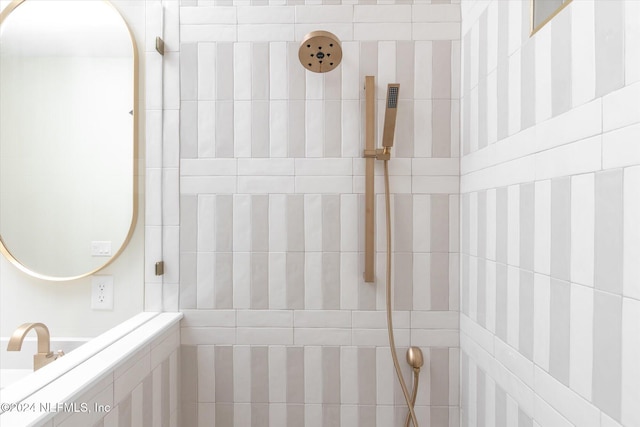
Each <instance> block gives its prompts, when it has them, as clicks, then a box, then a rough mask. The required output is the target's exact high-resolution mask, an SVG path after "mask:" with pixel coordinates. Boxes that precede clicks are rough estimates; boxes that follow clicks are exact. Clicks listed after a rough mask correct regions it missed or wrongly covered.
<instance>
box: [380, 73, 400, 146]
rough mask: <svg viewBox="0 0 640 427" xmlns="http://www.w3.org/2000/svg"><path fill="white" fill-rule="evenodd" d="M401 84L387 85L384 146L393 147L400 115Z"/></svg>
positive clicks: (383, 130) (383, 133)
mask: <svg viewBox="0 0 640 427" xmlns="http://www.w3.org/2000/svg"><path fill="white" fill-rule="evenodd" d="M399 92H400V84H399V83H390V84H388V85H387V103H386V108H385V111H384V128H383V129H382V146H383V147H384V148H391V147H393V136H394V134H395V131H396V115H397V114H398V93H399Z"/></svg>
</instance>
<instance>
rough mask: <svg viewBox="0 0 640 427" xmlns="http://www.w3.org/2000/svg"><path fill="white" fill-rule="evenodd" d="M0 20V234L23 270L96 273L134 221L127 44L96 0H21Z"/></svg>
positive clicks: (130, 50) (131, 53) (112, 13)
mask: <svg viewBox="0 0 640 427" xmlns="http://www.w3.org/2000/svg"><path fill="white" fill-rule="evenodd" d="M14 5H15V8H14V9H13V10H11V11H10V13H8V14H6V16H5V17H4V19H3V22H2V23H1V25H2V27H1V29H2V33H1V36H0V236H1V239H2V245H3V249H4V253H5V255H7V256H8V257H9V259H10V260H11V261H12V262H13V263H14V264H15V265H16V266H18V268H20V269H22V270H23V271H24V272H26V273H28V274H31V275H34V276H36V277H40V278H45V279H48V280H69V279H74V278H78V277H82V276H83V275H88V274H91V273H94V272H96V271H97V270H99V269H100V268H102V267H104V266H105V265H107V264H109V263H110V262H111V261H112V260H113V259H114V257H115V256H117V255H118V254H119V253H120V252H122V250H123V249H124V247H125V245H126V243H127V241H128V240H129V239H130V237H131V233H132V231H133V228H134V226H135V219H136V210H137V201H136V197H135V196H136V194H135V193H136V180H135V179H134V177H135V168H136V164H135V161H134V158H135V154H136V153H135V121H136V117H135V115H134V114H135V101H136V100H135V96H134V94H135V87H134V86H135V78H134V67H135V62H136V59H137V58H136V57H135V56H136V55H135V48H134V45H133V43H132V39H131V35H130V33H129V30H128V28H127V25H126V23H125V22H124V21H123V19H122V17H121V16H120V14H119V13H118V11H117V10H116V9H114V8H113V7H112V6H111V5H110V4H109V3H107V2H104V1H83V2H78V1H24V2H15V3H14Z"/></svg>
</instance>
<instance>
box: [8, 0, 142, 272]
mask: <svg viewBox="0 0 640 427" xmlns="http://www.w3.org/2000/svg"><path fill="white" fill-rule="evenodd" d="M26 1H27V0H13V1H12V2H11V3H9V5H7V7H5V8H4V10H2V11H1V12H0V26H2V23H3V22H4V20H5V19H7V17H8V16H9V15H10V14H11V12H13V11H14V10H15V9H16V8H17V7H18V6H20V5H21V4H23V3H24V2H26ZM34 1H37V0H34ZM100 1H102V2H103V3H106V4H107V5H108V6H109V7H111V8H112V9H113V10H114V11H115V12H116V13H117V14H118V16H119V17H120V19H122V23H123V24H124V25H125V27H126V28H127V31H128V32H129V37H130V39H131V49H132V53H133V112H132V115H133V141H132V142H133V171H132V174H133V179H132V181H133V204H132V209H131V210H132V217H131V223H130V225H129V231H128V232H127V235H126V237H125V239H124V240H123V242H122V244H121V245H120V247H119V248H118V250H117V251H116V252H115V253H114V254H113V255H112V256H111V257H110V258H109V259H108V260H107V261H106V262H105V263H104V264H102V265H101V266H99V267H97V268H94V269H93V270H91V271H89V272H87V273H83V274H79V275H76V276H68V277H57V276H49V275H46V274H41V273H38V272H37V271H33V270H31V269H30V268H29V267H27V266H25V265H24V264H23V263H22V262H20V260H18V259H17V258H16V257H14V256H13V255H12V254H11V251H10V250H9V248H7V246H6V245H5V243H4V241H3V240H2V236H0V253H2V255H4V256H5V257H6V258H7V260H9V262H10V263H11V264H13V265H14V266H15V267H16V268H17V269H18V270H20V271H22V272H23V273H26V274H28V275H29V276H32V277H35V278H38V279H42V280H48V281H52V282H65V281H71V280H77V279H81V278H83V277H87V276H91V275H93V274H95V273H97V272H98V271H100V270H102V269H104V268H106V267H107V266H109V265H110V264H111V263H113V262H114V261H115V260H116V259H117V258H118V257H119V256H120V254H122V252H124V250H125V249H126V247H127V245H128V244H129V242H130V241H131V238H132V236H133V232H134V231H135V228H136V223H137V220H138V197H139V193H138V187H139V186H138V179H139V175H138V162H139V161H140V159H139V157H138V126H139V124H138V114H139V112H138V110H139V93H138V92H139V79H138V71H139V64H138V61H139V59H138V45H137V43H136V39H135V36H134V34H133V30H132V29H131V27H130V26H129V24H128V23H127V21H126V19H124V17H123V16H122V14H121V13H120V11H119V10H118V9H117V8H116V7H115V6H114V5H113V4H112V3H111V2H110V1H109V0H100Z"/></svg>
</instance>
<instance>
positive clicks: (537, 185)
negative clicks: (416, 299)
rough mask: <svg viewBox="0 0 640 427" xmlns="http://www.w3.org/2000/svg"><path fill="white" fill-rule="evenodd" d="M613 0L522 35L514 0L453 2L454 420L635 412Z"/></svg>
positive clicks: (623, 100)
mask: <svg viewBox="0 0 640 427" xmlns="http://www.w3.org/2000/svg"><path fill="white" fill-rule="evenodd" d="M614 3H615V4H613V3H612V4H610V5H609V4H607V5H601V4H599V3H598V2H591V1H587V2H577V3H576V2H574V3H572V4H570V5H568V6H567V7H566V8H565V9H564V10H563V11H562V12H561V13H559V14H558V15H557V16H556V17H555V18H554V19H553V20H552V21H551V22H550V23H548V24H547V25H546V26H545V27H543V28H542V29H541V30H540V31H538V32H537V33H536V34H535V35H533V36H532V37H531V38H529V36H528V34H527V28H526V26H527V24H526V18H527V12H528V11H527V10H525V9H527V8H525V7H523V4H519V3H518V2H517V3H513V4H512V3H508V4H507V2H500V1H489V2H474V1H470V2H467V4H466V5H465V4H464V3H463V5H462V8H461V11H462V34H461V40H462V41H463V43H462V47H463V51H462V56H461V57H462V60H463V63H462V69H461V75H462V76H463V77H462V82H463V85H462V87H461V89H462V93H461V102H462V103H463V104H462V106H461V111H462V113H463V114H462V123H461V126H460V127H461V129H462V130H463V141H462V144H461V149H462V151H463V156H462V158H461V164H460V171H461V182H460V184H461V198H462V202H461V206H460V210H461V212H460V215H461V228H460V232H461V236H460V239H461V240H460V242H461V247H462V249H461V252H462V254H463V255H462V260H461V265H460V277H461V287H460V291H461V294H460V298H461V303H462V312H461V319H460V329H461V331H460V340H461V341H460V342H461V351H462V356H461V361H462V381H461V393H462V399H461V416H462V420H461V421H462V423H461V425H463V426H471V425H483V423H484V425H512V424H513V425H518V424H522V425H536V426H540V427H542V426H545V425H554V426H555V425H558V426H560V425H566V426H570V425H585V426H589V425H592V426H598V425H602V426H605V425H607V426H608V425H617V426H624V427H626V426H631V425H634V423H637V421H636V418H637V417H636V415H635V413H636V412H637V411H636V409H635V407H634V409H631V407H633V405H631V406H626V405H627V403H625V402H631V401H634V402H636V401H637V399H638V398H640V394H638V390H637V387H635V386H631V381H632V380H631V379H630V378H637V369H636V368H635V367H632V366H631V365H630V364H628V362H625V361H626V360H631V359H630V358H629V357H631V356H625V351H629V355H631V354H635V353H634V352H635V350H633V349H635V347H636V345H635V344H625V342H626V341H627V340H629V341H630V342H635V341H637V340H636V339H635V336H636V335H637V333H636V332H633V331H634V329H633V328H632V327H631V328H630V327H629V326H625V325H627V323H625V322H628V321H631V320H630V319H635V318H636V317H637V316H636V314H635V312H636V311H637V310H636V309H637V307H635V304H633V301H634V300H637V295H638V293H637V292H635V289H636V286H635V285H632V284H631V283H635V282H637V280H634V279H631V278H632V277H636V276H637V274H635V269H636V264H637V262H635V261H634V260H635V259H637V258H638V256H637V254H636V253H637V251H636V250H635V248H636V246H637V245H636V244H635V242H636V241H640V239H638V238H637V235H638V233H637V232H636V226H635V225H634V224H635V223H634V222H633V219H632V218H635V217H637V215H636V214H635V212H636V209H635V206H636V205H637V203H636V199H637V196H636V193H637V191H636V190H637V188H636V187H637V185H636V181H637V180H636V179H635V177H636V169H637V164H638V161H637V160H638V159H637V156H636V153H635V151H634V150H633V149H632V148H631V145H629V144H631V142H630V141H633V140H634V139H637V138H635V128H636V127H637V123H638V120H639V119H640V118H639V117H637V114H636V111H637V108H634V107H635V104H636V101H637V100H636V98H637V96H635V95H634V94H635V92H636V87H635V85H634V82H636V81H637V79H635V80H634V79H633V77H632V78H628V76H626V75H624V73H623V74H621V73H620V71H621V70H628V69H629V66H631V69H632V70H633V69H634V68H633V67H634V65H633V64H628V61H629V58H630V56H629V55H628V52H629V43H631V45H633V43H634V41H633V40H635V39H636V38H637V37H635V38H634V36H633V34H635V32H637V31H636V30H635V27H634V26H633V25H630V24H629V19H628V17H627V16H628V13H629V11H635V10H636V9H637V6H636V5H635V2H632V1H619V2H614ZM610 26H615V30H613V29H611V27H610ZM608 28H609V29H608ZM501 34H502V36H501ZM506 35H508V37H507V36H506ZM629 38H631V41H629V40H628V39H629ZM605 46H606V47H605ZM605 50H606V52H605ZM514 58H516V59H518V61H517V64H515V63H514V62H513V61H514ZM632 61H634V62H637V61H635V60H632ZM510 80H512V81H513V82H515V81H518V82H519V88H517V87H515V86H514V85H513V84H512V85H509V84H508V82H509V81H510ZM483 82H486V87H485V86H483V84H484V83H483ZM494 82H495V83H494ZM526 82H530V83H531V84H529V85H527V84H525V83H526ZM625 85H626V86H625ZM485 90H486V92H485ZM514 103H515V105H516V106H518V108H517V110H519V113H518V111H516V110H515V109H514V106H513V104H514ZM494 106H495V107H494ZM483 107H486V109H487V111H486V114H484V113H480V112H478V110H479V109H482V108H483ZM494 108H495V111H496V112H497V114H495V113H492V110H493V109H494ZM509 112H511V120H506V122H507V123H505V118H509ZM518 117H519V121H518V120H515V119H517V118H518ZM579 117H580V118H579ZM578 118H579V119H578ZM576 120H577V121H576ZM483 121H484V122H486V123H482V122H483ZM516 125H517V126H516ZM485 129H486V135H487V138H486V143H484V142H482V143H480V140H481V139H483V138H484V136H483V135H484V132H485ZM494 129H495V130H494ZM470 132H471V134H469V133H470ZM475 133H478V135H475ZM492 135H495V136H492ZM481 137H482V138H481ZM516 188H517V190H516ZM634 189H635V190H634ZM514 203H515V206H514ZM516 208H517V209H516ZM483 236H484V237H483ZM492 236H493V237H492ZM483 240H486V242H485V244H484V245H483V244H482V241H483ZM476 242H477V245H478V246H477V251H476V250H475V248H474V247H473V245H474V243H476ZM494 242H495V243H494ZM516 242H517V243H518V244H516ZM494 253H495V254H494ZM465 254H466V255H465ZM493 259H495V261H496V262H495V264H494V263H493V262H492V261H493ZM479 274H480V275H482V276H483V277H484V279H482V278H480V277H478V275H479ZM627 277H628V278H629V279H627ZM492 282H493V283H494V285H493V287H492V285H491V283H492ZM483 293H484V296H483ZM490 301H493V303H490ZM627 301H629V303H631V306H633V307H634V308H626V307H627V306H626V305H625V304H626V303H627ZM626 316H628V317H626ZM625 319H627V320H625ZM635 323H637V322H635ZM605 330H606V331H608V332H607V333H606V334H605V333H604V332H603V331H605ZM494 334H495V335H494ZM605 335H606V336H605ZM625 348H626V349H627V350H625ZM627 358H629V359H627ZM604 365H606V368H604ZM626 378H629V379H626ZM636 406H637V405H636ZM488 408H491V409H488ZM625 414H628V415H625ZM625 417H626V418H625Z"/></svg>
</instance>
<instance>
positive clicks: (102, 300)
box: [91, 276, 113, 310]
mask: <svg viewBox="0 0 640 427" xmlns="http://www.w3.org/2000/svg"><path fill="white" fill-rule="evenodd" d="M91 308H92V309H93V310H113V276H93V277H92V278H91Z"/></svg>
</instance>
